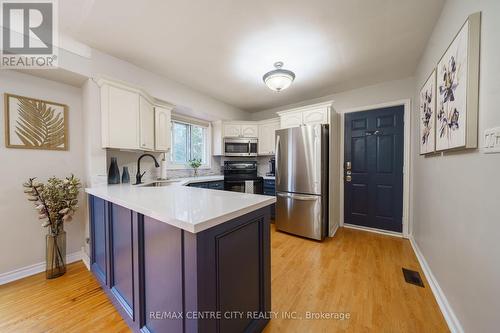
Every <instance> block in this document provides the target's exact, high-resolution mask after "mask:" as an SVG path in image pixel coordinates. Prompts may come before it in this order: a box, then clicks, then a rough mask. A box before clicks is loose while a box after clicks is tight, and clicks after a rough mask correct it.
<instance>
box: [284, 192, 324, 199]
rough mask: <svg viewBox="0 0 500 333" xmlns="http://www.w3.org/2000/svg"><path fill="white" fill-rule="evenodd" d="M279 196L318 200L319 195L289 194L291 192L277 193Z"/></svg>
mask: <svg viewBox="0 0 500 333" xmlns="http://www.w3.org/2000/svg"><path fill="white" fill-rule="evenodd" d="M276 195H277V196H279V197H283V198H288V199H294V200H302V201H315V200H318V196H317V195H300V194H289V193H279V192H278V193H276Z"/></svg>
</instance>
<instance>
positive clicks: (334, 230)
mask: <svg viewBox="0 0 500 333" xmlns="http://www.w3.org/2000/svg"><path fill="white" fill-rule="evenodd" d="M337 230H339V225H338V224H336V225H335V226H334V227H333V230H332V231H331V232H330V234H329V235H328V237H333V236H335V234H336V233H337Z"/></svg>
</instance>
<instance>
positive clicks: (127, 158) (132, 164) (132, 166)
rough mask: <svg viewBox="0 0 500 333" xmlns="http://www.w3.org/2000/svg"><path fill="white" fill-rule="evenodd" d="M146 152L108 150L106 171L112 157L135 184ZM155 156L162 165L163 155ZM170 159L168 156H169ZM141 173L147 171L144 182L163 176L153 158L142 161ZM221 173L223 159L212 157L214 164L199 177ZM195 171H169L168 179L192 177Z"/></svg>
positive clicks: (202, 171) (200, 172)
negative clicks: (140, 157) (138, 166)
mask: <svg viewBox="0 0 500 333" xmlns="http://www.w3.org/2000/svg"><path fill="white" fill-rule="evenodd" d="M143 153H144V152H135V151H124V150H116V149H107V150H106V170H109V165H110V163H111V157H116V159H117V162H118V167H119V168H120V175H121V174H122V173H123V167H124V166H127V167H128V171H129V173H130V182H131V183H132V184H133V183H135V174H136V173H137V159H138V158H139V156H141V155H142V154H143ZM151 155H153V156H154V157H155V158H156V159H157V160H158V163H161V160H162V159H163V153H154V152H152V153H151ZM167 158H168V154H167ZM141 171H142V172H144V171H146V174H145V175H144V177H143V181H150V180H156V179H158V178H160V176H161V169H160V168H155V166H154V162H153V160H152V159H151V158H148V157H145V158H143V159H142V160H141ZM220 174H222V172H221V157H217V156H215V157H212V164H211V168H210V169H199V170H198V175H200V176H208V175H220ZM192 176H193V169H182V170H169V169H167V178H169V179H171V178H185V177H192Z"/></svg>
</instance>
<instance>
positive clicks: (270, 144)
mask: <svg viewBox="0 0 500 333" xmlns="http://www.w3.org/2000/svg"><path fill="white" fill-rule="evenodd" d="M278 129H280V119H279V118H276V119H271V120H267V121H262V122H260V123H259V145H258V154H259V155H274V154H275V139H274V138H275V132H276V130H278Z"/></svg>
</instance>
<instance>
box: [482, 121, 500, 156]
mask: <svg viewBox="0 0 500 333" xmlns="http://www.w3.org/2000/svg"><path fill="white" fill-rule="evenodd" d="M483 148H484V152H485V153H486V154H493V153H500V127H495V128H489V129H487V130H485V131H484V143H483Z"/></svg>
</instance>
